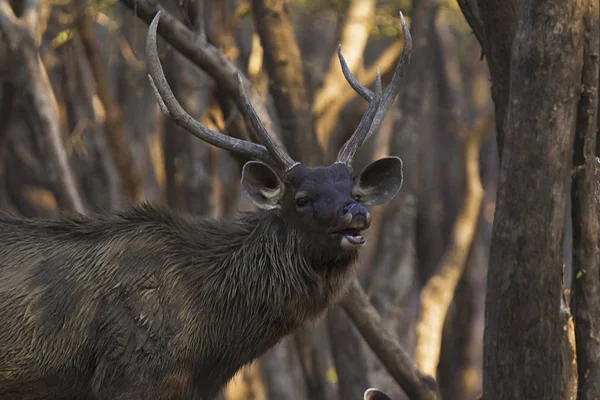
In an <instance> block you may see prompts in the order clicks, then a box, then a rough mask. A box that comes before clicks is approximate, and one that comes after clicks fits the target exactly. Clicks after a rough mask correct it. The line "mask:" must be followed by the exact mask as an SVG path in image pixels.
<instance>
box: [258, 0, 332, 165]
mask: <svg viewBox="0 0 600 400" xmlns="http://www.w3.org/2000/svg"><path fill="white" fill-rule="evenodd" d="M252 9H253V12H252V14H253V16H254V26H255V28H256V31H257V32H258V36H259V37H260V42H261V44H262V47H263V49H264V53H263V57H264V63H265V67H266V69H267V72H268V73H269V78H270V80H271V87H270V90H271V94H272V96H273V99H274V100H275V108H276V109H277V114H278V116H279V118H280V120H281V121H282V139H283V143H284V144H285V146H286V148H287V150H288V152H289V153H290V156H291V157H292V158H293V159H294V160H301V161H302V162H303V163H305V164H308V165H311V164H313V165H314V164H319V163H320V162H321V161H322V151H321V149H320V147H319V145H318V143H317V139H316V135H315V133H314V131H313V127H312V115H311V112H310V104H309V99H308V93H307V91H306V85H305V82H304V75H303V71H302V60H301V55H300V49H299V47H298V43H297V42H296V37H295V35H294V26H293V24H292V21H291V19H290V16H289V14H288V10H287V4H286V0H252ZM283 121H285V124H283Z"/></svg>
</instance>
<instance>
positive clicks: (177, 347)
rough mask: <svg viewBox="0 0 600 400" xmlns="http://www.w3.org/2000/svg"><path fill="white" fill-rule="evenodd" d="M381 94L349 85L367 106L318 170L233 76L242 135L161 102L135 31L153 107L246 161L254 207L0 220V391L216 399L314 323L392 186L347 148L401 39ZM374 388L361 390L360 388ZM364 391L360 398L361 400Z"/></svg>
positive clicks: (376, 112)
mask: <svg viewBox="0 0 600 400" xmlns="http://www.w3.org/2000/svg"><path fill="white" fill-rule="evenodd" d="M400 17H401V23H402V30H403V35H404V49H403V52H402V54H401V57H400V58H399V61H398V64H397V66H396V67H395V70H394V74H393V77H392V79H391V82H390V84H389V85H388V86H387V87H386V89H385V91H383V89H382V83H381V76H380V74H378V75H377V80H376V83H375V88H374V89H375V90H374V91H372V90H370V89H369V88H367V87H365V86H363V85H361V84H360V83H359V82H358V80H357V79H356V78H355V77H354V75H353V74H352V73H351V71H349V68H348V66H347V64H346V62H345V60H344V57H343V55H342V52H341V47H338V56H339V60H340V64H341V68H342V72H343V74H344V76H345V79H346V80H347V81H348V83H349V85H351V86H352V88H353V89H354V90H355V91H356V92H357V93H358V94H359V95H360V96H362V97H363V98H364V99H365V100H366V101H368V103H369V105H368V108H367V110H366V111H365V113H364V115H363V116H362V119H361V121H360V123H359V124H358V126H357V128H356V129H355V131H354V132H353V134H352V136H351V137H350V138H349V139H348V141H347V142H346V143H345V144H344V145H343V146H342V147H341V149H340V150H339V152H338V155H337V159H336V161H335V162H334V163H333V164H331V165H328V166H307V165H304V164H302V163H299V162H296V161H294V160H293V159H292V158H291V157H290V156H289V155H288V154H287V152H286V151H285V150H284V149H283V148H282V147H281V146H280V145H279V144H278V143H277V142H276V141H275V140H274V139H273V137H271V136H270V134H269V133H268V132H267V130H266V129H265V126H264V124H263V123H262V121H261V119H260V118H259V117H258V115H257V113H256V111H255V109H254V107H253V106H252V104H251V103H250V101H249V99H248V95H247V93H246V90H245V88H244V84H243V82H242V79H241V77H240V76H239V75H238V81H239V95H240V96H241V100H242V101H241V103H242V104H243V107H242V109H241V112H242V114H243V117H244V119H245V121H246V122H247V124H248V126H249V127H251V128H252V129H253V130H254V132H255V133H256V137H257V138H258V139H257V142H253V141H246V140H243V139H237V138H233V137H230V136H228V135H226V134H223V133H220V132H217V131H214V130H211V129H210V128H208V127H206V126H204V125H202V124H200V123H199V122H197V121H196V120H195V119H193V118H192V117H191V116H190V115H189V114H187V113H186V112H185V111H184V110H183V108H182V107H181V105H180V104H179V103H178V101H177V100H176V99H175V96H174V95H173V93H172V91H171V89H170V87H169V84H168V82H167V80H166V78H165V75H164V72H163V70H162V66H161V64H160V60H159V56H158V52H157V43H156V42H157V27H158V23H159V19H160V12H159V13H157V14H156V15H155V17H154V19H153V20H152V22H151V23H150V25H149V28H148V33H147V39H146V57H147V63H148V72H149V80H150V83H151V86H152V87H153V89H154V94H155V96H156V99H157V102H158V103H159V105H160V107H161V110H162V111H163V112H164V113H165V114H166V115H167V116H168V117H169V118H171V119H173V120H174V121H176V122H177V123H178V124H179V125H181V126H183V127H185V128H186V129H187V130H188V131H189V132H190V133H191V134H193V135H195V136H197V137H198V138H200V139H201V140H204V141H205V142H207V143H210V144H212V145H214V146H217V147H219V148H221V149H224V150H227V151H229V152H231V153H233V154H237V155H240V156H243V157H246V158H247V159H250V160H249V161H247V162H246V163H245V165H244V166H243V168H242V173H241V187H242V192H243V194H244V195H245V196H246V198H247V199H248V200H249V201H250V202H251V203H252V204H253V205H254V206H256V211H251V212H246V213H241V215H239V216H238V217H236V218H235V219H231V220H225V219H221V220H219V219H211V218H207V217H201V216H197V215H190V214H186V213H183V212H175V211H172V210H169V209H168V208H164V207H160V206H156V205H151V204H148V203H142V204H138V205H132V206H129V207H127V208H124V209H121V210H120V211H111V212H106V213H98V214H94V215H80V214H68V213H65V214H64V215H61V216H59V217H56V218H54V219H49V218H22V217H16V216H10V215H5V214H2V215H1V216H0V303H1V304H2V306H1V307H0V322H1V324H0V398H2V399H96V400H104V399H106V400H108V399H110V400H119V399H199V400H207V399H213V398H215V397H216V396H217V395H218V394H219V393H221V391H222V390H223V388H224V387H225V386H226V385H227V384H228V382H229V381H230V380H231V379H232V377H233V376H234V375H235V373H236V372H237V371H238V370H239V369H240V368H241V367H243V366H244V365H247V364H249V363H251V362H252V361H254V360H256V359H257V358H259V357H260V356H261V355H263V354H264V353H265V352H266V351H267V350H269V349H270V348H272V347H273V346H275V345H276V344H277V343H278V342H280V341H281V340H282V339H283V338H285V337H286V336H287V335H290V334H291V333H293V332H294V331H295V330H297V329H298V328H300V327H302V326H304V325H306V324H309V323H314V322H315V321H318V320H319V318H321V317H322V316H323V315H324V314H325V313H326V311H327V310H328V308H329V307H331V306H332V305H334V304H335V303H336V301H338V300H339V299H340V296H342V295H343V294H344V291H345V288H346V287H347V285H348V283H349V282H350V281H351V280H352V279H353V278H354V276H355V275H354V274H355V269H356V261H357V258H358V255H359V249H360V248H361V247H363V246H364V244H365V242H366V239H365V237H364V235H363V233H364V231H366V230H367V229H368V228H369V226H370V223H371V215H370V213H369V211H368V210H367V208H366V207H367V206H373V205H381V204H384V203H386V202H388V201H390V200H391V199H392V198H393V197H394V196H395V195H396V194H397V193H398V191H399V190H400V188H401V186H402V180H403V173H402V161H401V160H400V158H398V157H395V156H390V157H385V158H382V159H379V160H377V161H374V162H373V163H371V164H370V165H368V166H367V167H365V168H364V169H363V170H362V171H361V172H359V173H358V174H355V173H354V172H353V170H352V166H351V164H352V160H353V157H354V155H355V153H356V151H357V150H358V148H359V147H360V146H361V144H362V143H363V142H364V141H365V140H366V139H367V138H368V137H369V135H370V134H372V133H373V132H375V131H376V130H377V128H378V126H379V124H380V122H381V120H382V119H383V116H384V115H385V114H386V113H387V111H388V109H389V108H390V106H391V104H392V103H393V102H394V99H395V97H396V96H397V94H398V92H399V90H400V86H401V82H402V79H403V77H404V75H405V73H406V69H407V68H408V65H409V63H410V53H411V48H412V42H411V36H410V32H409V30H408V27H407V26H406V22H405V21H404V17H403V16H402V14H400ZM373 395H374V394H373ZM373 395H371V397H369V398H373V397H372V396H373Z"/></svg>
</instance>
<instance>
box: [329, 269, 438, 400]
mask: <svg viewBox="0 0 600 400" xmlns="http://www.w3.org/2000/svg"><path fill="white" fill-rule="evenodd" d="M341 305H342V307H344V311H346V313H347V314H348V316H349V317H350V319H351V320H352V321H353V322H354V324H355V325H356V327H357V329H358V330H359V332H360V333H361V335H362V336H363V338H364V339H365V340H366V342H367V343H368V345H369V347H370V348H371V350H373V352H374V353H375V354H376V355H377V357H378V358H379V359H380V360H381V362H382V363H383V365H384V366H385V367H386V369H387V370H388V371H389V373H390V374H391V375H392V376H393V377H394V379H395V380H396V382H397V383H398V384H399V385H400V387H401V388H402V390H404V392H405V393H406V394H407V395H408V397H409V398H410V399H411V400H438V399H440V398H441V397H440V394H439V392H438V388H437V384H436V383H435V380H434V379H433V378H432V377H430V376H426V375H423V374H422V373H421V372H420V371H419V369H418V368H417V366H416V365H415V363H414V362H413V361H412V360H411V358H410V356H409V354H408V353H407V352H406V351H405V350H404V349H403V348H402V346H401V345H400V344H399V343H398V341H397V340H396V338H395V336H394V335H392V334H391V333H390V332H388V331H387V330H386V329H385V327H384V326H383V322H382V321H381V317H380V316H379V315H378V314H377V311H375V309H374V308H373V306H372V305H371V303H370V302H369V299H368V297H367V295H366V293H365V292H364V291H363V289H362V287H361V286H360V283H359V282H358V280H356V279H355V280H354V281H353V282H352V283H351V285H350V288H349V291H348V293H347V295H346V296H345V297H344V298H343V299H342V302H341Z"/></svg>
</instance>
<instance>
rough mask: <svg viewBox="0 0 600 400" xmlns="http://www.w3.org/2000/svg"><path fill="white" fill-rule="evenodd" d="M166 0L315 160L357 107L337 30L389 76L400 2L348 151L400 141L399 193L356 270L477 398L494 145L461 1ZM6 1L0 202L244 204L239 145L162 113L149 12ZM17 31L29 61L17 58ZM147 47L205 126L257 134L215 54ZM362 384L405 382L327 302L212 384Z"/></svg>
mask: <svg viewBox="0 0 600 400" xmlns="http://www.w3.org/2000/svg"><path fill="white" fill-rule="evenodd" d="M142 2H144V3H152V4H156V2H155V1H154V2H153V1H142V0H139V3H140V4H141V3H142ZM3 3H5V4H6V3H7V2H6V0H4V1H3ZM34 3H35V8H34V10H35V12H34V13H33V14H28V13H27V7H28V6H29V5H31V4H34ZM159 3H160V5H161V6H162V7H163V9H164V10H166V11H167V12H168V13H170V14H171V15H172V16H174V17H175V18H177V19H178V20H179V21H181V23H182V24H183V26H185V27H186V29H188V30H189V31H191V32H194V33H195V35H196V36H195V39H194V40H195V41H196V43H197V45H198V46H200V47H204V48H209V49H214V48H217V49H220V51H221V53H220V56H222V57H225V58H227V59H228V60H230V61H231V63H232V64H233V65H234V66H235V67H237V68H238V69H239V70H240V71H241V72H243V74H244V75H245V76H246V77H247V79H248V80H249V81H250V82H251V83H252V85H253V86H254V89H255V91H256V92H257V94H258V95H259V96H260V98H262V99H263V102H264V105H265V107H266V109H267V110H268V112H269V116H270V117H271V119H272V121H271V122H272V124H273V126H275V127H276V129H275V132H273V133H274V134H276V135H278V136H279V138H280V140H282V141H283V143H284V144H285V145H286V146H287V148H288V150H289V151H290V152H291V153H292V156H293V157H295V158H296V159H299V160H300V161H304V162H306V163H308V164H312V165H314V164H319V163H326V162H330V161H331V160H332V157H335V154H336V153H337V150H338V148H339V147H340V145H341V144H342V143H343V142H344V140H345V139H347V138H348V137H349V136H350V135H351V134H352V132H353V130H354V129H355V127H356V126H357V124H358V122H359V121H360V118H361V117H362V113H363V112H364V111H365V110H366V107H367V103H366V102H365V101H364V100H363V99H362V98H360V97H359V96H357V95H356V93H355V92H354V91H352V89H351V88H350V87H349V86H348V84H347V83H346V82H345V80H344V78H343V76H342V73H341V69H340V66H339V62H338V59H337V54H336V50H337V45H338V44H340V43H341V45H342V51H343V53H344V56H345V57H346V60H347V62H348V64H349V66H350V69H351V70H352V71H353V73H354V74H355V76H356V77H357V79H358V80H359V81H360V82H361V83H363V84H364V85H367V86H369V87H371V88H372V87H373V82H374V80H375V76H376V68H379V69H380V71H381V75H382V78H383V84H384V88H385V86H386V85H387V84H388V83H389V80H390V79H391V76H392V74H393V72H394V68H395V66H396V63H397V61H398V58H399V55H400V53H401V51H402V47H403V40H402V34H401V29H400V20H399V11H402V12H403V13H404V15H405V16H406V20H407V22H408V24H409V27H410V29H411V33H412V38H413V53H412V63H411V67H410V69H409V72H408V74H407V76H406V78H405V80H404V83H403V88H402V90H401V92H400V95H399V96H398V98H397V101H396V103H395V104H394V105H393V106H392V108H391V109H390V111H389V112H388V114H387V117H386V119H385V121H384V122H383V123H382V125H381V128H380V129H379V131H378V132H377V134H375V135H373V136H372V137H371V138H370V140H369V141H368V142H367V143H366V144H365V145H364V146H363V147H362V148H361V150H360V151H359V154H358V155H357V158H356V162H355V170H357V171H358V170H360V169H361V168H362V167H363V166H365V165H366V164H368V163H369V162H371V161H372V160H373V159H376V158H380V157H382V156H386V155H390V154H391V155H396V156H399V157H401V158H402V160H403V162H404V174H405V179H404V185H403V188H402V190H401V192H400V193H399V195H398V196H397V197H396V198H395V199H394V201H392V202H391V203H389V204H388V205H386V206H382V207H376V208H374V210H373V211H374V213H373V214H374V218H373V224H372V226H371V228H370V230H369V231H368V233H367V240H368V243H367V247H366V248H365V249H364V250H363V252H362V255H361V259H360V265H359V280H360V282H361V284H362V286H363V288H364V290H365V291H366V292H367V294H368V295H369V298H370V300H371V302H372V304H373V306H374V307H375V308H376V310H377V311H378V312H379V314H380V316H381V318H382V321H383V322H384V324H385V326H386V327H387V329H388V330H390V331H391V332H393V334H394V335H396V337H397V338H398V341H399V343H400V344H401V345H402V346H404V348H405V349H406V350H407V351H408V352H409V353H410V354H411V356H412V357H413V358H414V359H415V362H416V363H417V365H418V366H419V367H420V368H421V369H422V370H423V371H424V372H429V373H431V374H433V375H434V376H435V377H436V379H437V381H438V384H439V386H440V390H441V392H442V395H443V398H444V399H457V400H458V399H460V400H462V399H467V398H475V397H476V396H477V395H478V394H479V393H480V388H481V364H482V360H481V355H482V338H483V308H484V290H485V276H486V271H487V263H488V251H489V244H490V235H491V226H492V225H491V224H492V218H493V214H494V199H495V188H496V182H497V169H498V166H497V163H498V161H497V153H496V140H495V135H494V127H495V125H494V118H493V107H492V101H491V97H490V88H489V86H490V83H489V77H488V69H487V65H486V63H485V62H484V61H483V60H482V59H481V47H480V45H479V43H478V42H477V39H476V37H475V35H474V34H473V33H472V31H471V29H470V28H469V27H468V25H467V23H466V21H465V18H464V16H463V14H462V13H461V10H460V8H459V6H458V4H457V2H456V1H452V0H448V1H446V0H437V1H433V0H415V1H411V0H399V1H394V0H388V1H384V0H379V1H375V0H352V1H351V0H321V1H317V0H287V1H285V2H284V1H282V0H270V1H259V0H252V1H248V0H160V2H159ZM8 4H10V5H11V7H12V10H13V11H14V14H15V16H16V18H18V21H20V22H23V23H24V26H28V27H30V29H29V30H27V31H28V32H29V33H30V37H28V38H25V39H23V40H24V42H22V43H24V44H23V46H24V47H23V51H22V52H17V53H19V54H22V57H23V59H20V58H19V57H17V56H15V54H17V53H15V51H14V48H12V49H11V47H10V46H8V45H7V42H8V41H7V40H6V39H7V37H8V36H7V35H6V34H5V36H2V34H1V33H0V207H1V209H2V210H3V211H7V212H10V213H12V214H15V215H21V216H26V217H40V216H43V217H52V216H57V215H58V214H59V213H60V212H61V211H62V210H68V209H75V210H77V211H80V212H86V213H93V212H101V211H109V210H113V209H117V208H122V207H124V206H126V205H127V204H129V203H135V202H140V201H150V202H153V203H158V204H164V205H168V206H169V207H171V208H173V209H177V210H181V211H185V212H190V213H193V214H201V215H206V216H210V217H217V218H234V217H235V216H236V214H237V213H238V212H239V211H241V210H249V209H251V206H250V205H249V204H248V203H247V202H246V201H245V200H244V198H243V197H242V196H241V194H240V185H239V181H240V172H241V167H242V165H243V163H244V162H245V161H246V160H243V159H240V158H238V157H234V156H232V155H230V154H229V153H227V152H225V151H222V150H220V149H218V148H215V147H213V146H210V145H207V144H206V143H204V142H202V141H200V140H198V139H197V138H195V137H193V136H192V135H190V134H189V133H187V132H186V131H185V130H183V129H182V128H180V127H178V126H177V125H176V124H175V123H173V122H171V121H170V120H168V119H166V118H165V117H164V115H163V114H162V113H161V112H160V109H159V107H158V105H157V102H156V100H155V97H154V95H153V92H152V89H151V87H150V85H149V82H148V78H147V69H146V61H145V55H144V45H145V36H146V32H147V28H148V24H147V22H146V21H145V20H144V19H142V18H140V15H139V13H138V12H137V11H136V4H138V2H137V0H132V1H123V2H120V1H118V0H40V1H30V0H13V1H9V2H8ZM140 8H141V5H140ZM273 10H275V11H276V12H278V13H280V14H277V13H271V14H269V12H272V11H273ZM258 12H260V13H261V14H260V15H257V13H258ZM274 16H275V17H274ZM30 17H31V18H33V20H32V19H31V18H30ZM162 21H163V20H161V23H162ZM13 22H14V21H13ZM0 23H1V24H6V23H7V22H6V20H4V21H0ZM257 27H258V29H256V28H257ZM4 32H5V33H6V32H8V31H7V30H4ZM269 35H270V36H269ZM269 37H270V38H271V39H272V40H267V39H268V38H269ZM11 43H14V41H12V39H11ZM198 43H199V44H198ZM29 44H34V46H35V48H37V50H38V51H39V55H40V60H39V61H40V62H41V64H36V63H35V62H33V63H32V60H34V61H37V60H36V58H35V57H34V58H32V59H31V58H30V59H27V52H26V51H25V49H27V48H28V47H27V46H28V45H29ZM159 53H160V56H161V60H162V63H163V67H164V69H165V73H166V76H167V79H168V81H169V83H170V85H171V87H172V89H173V91H174V93H175V95H176V97H177V98H178V100H179V101H180V102H181V104H182V105H183V107H184V108H185V109H186V111H187V112H188V113H190V114H191V115H192V116H193V117H195V118H196V119H197V120H199V121H201V122H202V123H204V124H205V125H207V126H209V127H211V128H212V129H215V130H219V131H221V132H224V133H227V134H230V135H233V136H236V137H242V138H252V135H251V134H249V133H248V132H247V130H246V127H245V125H244V122H243V119H242V118H241V117H240V114H239V112H238V111H237V109H236V106H235V102H234V99H232V97H231V95H230V92H228V91H227V90H224V89H223V85H224V78H222V77H221V78H219V79H213V78H214V75H215V71H208V72H207V71H206V68H205V70H203V69H201V68H199V67H198V66H197V65H195V64H194V63H193V62H192V61H190V60H189V59H188V58H186V57H185V56H183V55H182V54H181V53H180V52H179V51H178V50H176V49H175V48H174V47H173V46H172V45H171V44H169V41H168V40H167V41H165V40H163V39H162V38H159ZM192 58H193V57H192ZM283 64H285V65H286V68H284V69H285V71H283V70H282V68H281V65H283ZM44 71H45V72H44ZM45 74H47V75H45ZM33 77H35V79H34V78H33ZM233 78H234V77H233ZM228 79H231V78H228ZM286 85H287V86H286ZM290 99H291V100H290ZM481 188H483V191H481ZM436 327H439V329H438V328H436ZM442 329H443V331H442ZM437 331H439V332H440V335H441V336H440V335H437V336H436V335H435V333H436V332H437ZM373 386H376V387H379V388H380V389H383V390H385V391H387V392H388V394H389V395H391V396H392V398H394V399H403V398H405V397H403V396H404V395H403V393H402V392H401V390H400V388H399V386H398V385H397V383H396V381H395V380H394V379H392V378H391V376H390V375H389V374H388V373H387V371H386V369H385V368H384V367H383V366H382V365H381V363H380V362H379V361H378V359H377V357H376V356H375V355H374V354H373V353H372V352H371V350H370V348H369V346H368V345H367V344H366V343H365V342H364V340H363V339H362V338H361V336H360V334H359V333H358V331H357V330H356V328H355V327H354V326H353V324H352V322H351V321H350V320H349V319H348V317H347V316H346V315H345V313H344V312H343V311H342V310H341V308H335V309H333V310H332V311H331V312H329V313H328V314H327V316H326V317H325V318H324V319H323V320H322V321H320V322H319V323H318V324H317V325H315V326H312V327H307V328H306V330H305V331H302V332H298V333H297V334H296V335H294V336H291V337H289V338H287V339H285V340H284V341H283V342H281V343H280V344H279V345H278V346H277V347H276V348H274V349H272V350H271V351H269V352H268V353H267V354H265V355H264V356H263V357H262V358H261V359H260V360H259V361H258V362H255V363H253V364H252V365H251V366H248V367H246V368H244V369H243V370H242V371H240V373H239V374H238V376H237V377H236V378H235V380H234V381H233V382H232V384H231V385H230V386H229V387H228V389H227V391H226V393H225V394H224V395H223V398H226V399H228V400H234V399H235V400H238V399H240V400H241V399H256V400H258V399H311V400H315V399H316V400H321V399H328V400H329V399H331V400H336V399H343V400H346V399H360V398H362V393H363V392H364V390H365V389H366V388H368V387H373Z"/></svg>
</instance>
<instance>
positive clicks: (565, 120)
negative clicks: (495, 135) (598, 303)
mask: <svg viewBox="0 0 600 400" xmlns="http://www.w3.org/2000/svg"><path fill="white" fill-rule="evenodd" d="M583 11H584V6H583V4H582V2H565V1H562V0H549V1H542V2H536V1H532V0H529V1H522V3H521V7H520V10H519V26H518V28H517V32H516V35H515V39H514V43H513V49H512V59H511V64H510V71H511V73H510V87H509V88H508V89H509V93H510V97H509V98H508V103H507V109H506V118H505V120H504V138H503V141H502V142H503V150H502V158H501V166H500V181H499V185H498V196H497V205H496V213H495V221H494V228H493V233H492V245H491V253H490V267H489V275H488V285H487V299H486V329H485V335H484V372H483V374H484V377H483V398H485V399H494V400H502V399H544V400H552V399H569V398H571V397H569V396H571V395H573V393H572V388H573V385H574V379H575V371H574V369H575V368H574V365H573V363H572V362H569V361H568V359H567V358H566V357H565V356H564V353H563V349H564V350H566V349H567V348H568V347H567V346H568V343H567V337H566V335H565V334H564V331H563V323H562V322H563V315H561V299H562V291H563V284H562V280H563V273H562V242H563V237H564V220H565V207H566V200H567V194H568V188H569V180H570V167H571V161H572V159H571V157H572V151H573V141H574V128H575V120H576V116H577V112H576V111H577V102H578V99H579V94H580V83H581V70H582V63H583V33H584V31H583V24H582V18H583ZM492 79H494V78H493V76H492ZM496 83H497V82H496ZM500 89H502V90H506V89H507V88H506V87H505V88H499V90H500ZM494 100H495V101H496V102H498V98H496V97H495V98H494ZM498 117H499V120H500V121H502V118H501V116H500V115H498Z"/></svg>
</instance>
